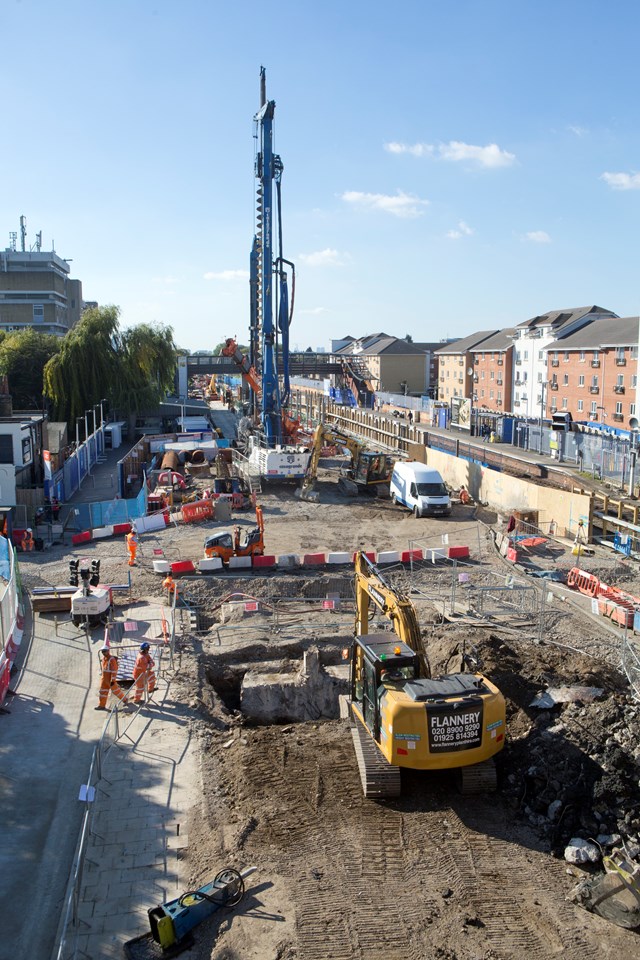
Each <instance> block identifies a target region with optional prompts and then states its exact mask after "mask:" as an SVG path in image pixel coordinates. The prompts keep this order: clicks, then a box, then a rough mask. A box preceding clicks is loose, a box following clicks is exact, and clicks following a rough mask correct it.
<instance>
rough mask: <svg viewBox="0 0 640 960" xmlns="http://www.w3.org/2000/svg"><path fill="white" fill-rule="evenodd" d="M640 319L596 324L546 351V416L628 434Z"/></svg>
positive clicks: (633, 414) (633, 413) (632, 414)
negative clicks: (592, 423)
mask: <svg viewBox="0 0 640 960" xmlns="http://www.w3.org/2000/svg"><path fill="white" fill-rule="evenodd" d="M639 323H640V319H639V318H638V317H615V318H606V319H602V320H595V321H594V322H593V323H589V324H588V325H587V326H585V327H582V328H581V329H580V330H577V331H575V332H574V333H572V334H570V335H569V336H565V337H562V339H561V340H556V341H553V342H552V343H551V344H550V345H549V348H548V350H547V372H546V375H545V378H544V379H545V381H546V383H545V385H546V391H545V393H546V396H545V402H544V407H545V415H546V416H547V417H550V416H551V415H552V414H553V413H556V412H557V413H570V414H571V416H572V417H573V419H574V420H582V421H596V422H598V423H603V424H605V425H606V426H612V427H619V428H621V429H625V430H626V429H629V419H630V418H631V417H636V416H637V413H636V410H637V407H636V391H637V386H638V329H639Z"/></svg>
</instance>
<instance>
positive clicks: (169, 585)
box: [162, 573, 177, 603]
mask: <svg viewBox="0 0 640 960" xmlns="http://www.w3.org/2000/svg"><path fill="white" fill-rule="evenodd" d="M162 589H163V590H166V591H167V602H168V603H171V600H172V599H173V593H174V591H175V590H177V586H176V582H175V580H174V579H173V577H172V576H171V574H170V573H168V574H167V576H166V577H165V578H164V580H163V581H162Z"/></svg>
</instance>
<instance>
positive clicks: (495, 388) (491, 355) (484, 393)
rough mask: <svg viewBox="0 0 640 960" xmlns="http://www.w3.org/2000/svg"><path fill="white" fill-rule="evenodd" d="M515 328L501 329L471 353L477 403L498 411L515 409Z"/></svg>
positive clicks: (475, 402) (481, 406)
mask: <svg viewBox="0 0 640 960" xmlns="http://www.w3.org/2000/svg"><path fill="white" fill-rule="evenodd" d="M513 335H514V329H513V328H511V327H508V328H506V329H505V330H499V331H498V332H497V333H495V334H494V335H493V336H492V337H488V339H486V340H483V341H482V343H481V344H479V345H478V346H477V347H473V348H472V349H471V350H470V351H469V353H470V354H471V357H472V361H473V394H472V400H473V406H474V407H475V408H476V409H481V410H488V411H492V412H494V413H509V412H510V411H511V398H512V382H513Z"/></svg>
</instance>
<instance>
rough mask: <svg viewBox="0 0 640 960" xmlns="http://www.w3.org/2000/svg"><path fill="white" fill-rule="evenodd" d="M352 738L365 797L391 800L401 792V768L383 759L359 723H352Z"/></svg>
mask: <svg viewBox="0 0 640 960" xmlns="http://www.w3.org/2000/svg"><path fill="white" fill-rule="evenodd" d="M351 736H352V737H353V746H354V748H355V751H356V761H357V763H358V770H359V772H360V780H361V782H362V792H363V793H364V795H365V797H367V798H372V799H377V800H390V799H392V798H394V797H399V796H400V792H401V782H400V767H395V766H393V765H392V764H391V763H389V761H388V760H386V759H385V757H383V755H382V754H381V753H380V750H379V749H378V747H377V746H376V744H375V741H374V740H372V739H371V737H370V736H369V734H368V733H366V731H365V730H363V729H362V725H361V724H360V723H358V722H357V721H353V720H352V721H351Z"/></svg>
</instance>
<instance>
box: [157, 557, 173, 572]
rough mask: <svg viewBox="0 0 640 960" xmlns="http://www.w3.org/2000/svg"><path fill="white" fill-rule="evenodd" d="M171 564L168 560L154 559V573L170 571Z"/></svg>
mask: <svg viewBox="0 0 640 960" xmlns="http://www.w3.org/2000/svg"><path fill="white" fill-rule="evenodd" d="M170 569H171V568H170V565H169V561H168V560H154V561H153V572H154V573H169V570H170Z"/></svg>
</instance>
